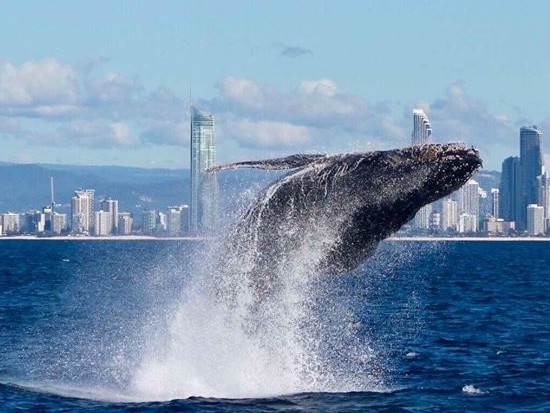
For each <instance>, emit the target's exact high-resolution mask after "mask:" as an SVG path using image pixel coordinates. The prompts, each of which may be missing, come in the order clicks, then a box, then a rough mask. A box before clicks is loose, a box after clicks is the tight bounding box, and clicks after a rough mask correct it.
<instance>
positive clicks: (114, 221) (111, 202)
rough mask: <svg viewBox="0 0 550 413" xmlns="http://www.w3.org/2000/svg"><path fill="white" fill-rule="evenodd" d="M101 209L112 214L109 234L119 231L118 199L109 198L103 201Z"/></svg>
mask: <svg viewBox="0 0 550 413" xmlns="http://www.w3.org/2000/svg"><path fill="white" fill-rule="evenodd" d="M101 210H102V211H105V212H108V213H109V214H110V217H111V218H110V226H109V228H108V232H107V233H108V234H116V233H118V200H116V199H111V198H107V199H104V200H103V201H101Z"/></svg>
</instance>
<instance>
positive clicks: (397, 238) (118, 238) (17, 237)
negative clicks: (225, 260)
mask: <svg viewBox="0 0 550 413" xmlns="http://www.w3.org/2000/svg"><path fill="white" fill-rule="evenodd" d="M208 239H212V238H209V237H193V236H185V237H184V236H182V237H154V236H150V235H120V236H106V237H89V236H51V237H38V236H36V235H14V236H0V242H1V241H3V240H6V241H8V240H21V241H157V240H158V241H194V242H199V241H206V240H208ZM383 241H396V242H457V241H467V242H476V241H477V242H507V241H512V242H521V241H526V242H550V237H426V236H418V237H400V236H393V237H389V238H386V239H385V240H383Z"/></svg>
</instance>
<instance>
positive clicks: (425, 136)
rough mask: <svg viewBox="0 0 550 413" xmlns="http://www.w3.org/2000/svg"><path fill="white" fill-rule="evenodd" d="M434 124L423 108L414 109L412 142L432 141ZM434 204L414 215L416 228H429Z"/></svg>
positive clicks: (414, 143)
mask: <svg viewBox="0 0 550 413" xmlns="http://www.w3.org/2000/svg"><path fill="white" fill-rule="evenodd" d="M431 136H432V125H431V124H430V120H429V119H428V116H426V113H424V111H423V110H422V109H413V130H412V133H411V143H412V144H413V145H423V144H425V143H428V142H430V141H431ZM431 213H432V205H424V206H423V207H422V208H420V210H419V211H418V212H417V213H416V216H415V217H414V226H415V227H416V228H421V229H428V228H429V222H430V214H431Z"/></svg>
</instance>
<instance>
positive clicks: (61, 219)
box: [51, 211, 67, 234]
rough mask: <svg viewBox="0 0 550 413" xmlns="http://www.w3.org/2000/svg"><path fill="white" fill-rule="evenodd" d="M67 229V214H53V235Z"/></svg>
mask: <svg viewBox="0 0 550 413" xmlns="http://www.w3.org/2000/svg"><path fill="white" fill-rule="evenodd" d="M66 229H67V214H59V213H57V212H55V211H54V212H53V214H52V229H51V231H52V232H53V233H54V234H61V233H62V232H64V231H65V230H66Z"/></svg>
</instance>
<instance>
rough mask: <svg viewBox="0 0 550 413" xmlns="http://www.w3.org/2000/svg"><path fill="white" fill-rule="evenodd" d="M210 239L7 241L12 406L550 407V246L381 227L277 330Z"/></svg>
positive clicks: (283, 317)
mask: <svg viewBox="0 0 550 413" xmlns="http://www.w3.org/2000/svg"><path fill="white" fill-rule="evenodd" d="M203 249H205V246H204V244H201V243H199V242H190V241H175V240H173V241H167V240H129V241H119V240H97V241H92V240H90V241H78V240H75V241H60V240H59V241H58V240H56V241H53V240H2V241H0V351H1V356H0V411H21V410H22V411H25V410H31V411H52V412H63V411H67V412H69V411H70V412H75V411H76V412H78V411H82V412H84V411H85V412H92V411H140V412H141V411H185V412H236V411H242V412H332V411H333V412H344V411H345V412H353V411H357V412H359V411H374V412H376V411H380V412H382V411H383V412H388V411H392V412H394V411H395V412H399V411H402V412H418V411H422V412H425V411H432V412H435V411H456V412H459V411H460V412H462V411H483V412H488V411H494V412H498V411H506V412H525V411H530V412H536V411H540V412H542V411H550V321H549V320H550V318H549V315H550V243H547V242H527V241H510V242H508V241H503V242H491V241H472V242H465V241H452V242H421V241H389V242H384V243H382V244H381V246H380V248H379V249H378V252H377V253H376V255H375V256H374V257H373V258H372V259H370V260H369V261H368V262H367V263H366V264H365V265H364V266H363V267H362V268H360V269H359V270H357V271H356V272H354V273H352V274H348V275H345V276H339V277H331V278H328V279H316V280H311V281H307V282H304V283H296V285H293V289H292V290H289V292H290V293H291V294H290V293H289V297H288V299H287V300H280V302H277V303H272V304H273V305H274V306H276V307H277V313H276V314H278V315H279V316H280V321H281V322H280V323H278V324H277V325H276V326H273V325H272V324H270V326H269V328H265V326H263V325H261V324H262V323H263V321H264V319H262V318H261V317H260V318H259V319H256V320H255V322H254V323H251V322H250V318H254V317H256V316H253V314H255V313H247V314H241V313H240V312H239V311H240V310H237V309H238V308H239V307H238V305H225V306H221V307H220V306H219V305H217V304H216V303H215V302H214V301H216V300H218V298H216V297H219V296H220V295H221V296H223V295H224V294H225V293H226V291H225V290H224V288H226V287H227V286H221V287H220V286H218V287H219V288H217V292H216V294H215V295H213V294H212V293H211V292H210V291H209V289H211V287H213V285H212V283H209V282H208V281H205V280H206V279H208V277H209V273H208V271H204V270H203V269H204V268H208V262H206V261H204V259H205V257H204V256H203V255H201V254H200V252H201V251H202V250H203ZM197 256H198V257H202V258H200V259H196V257H197ZM289 270H291V269H289ZM241 310H242V308H241ZM288 314H291V316H289V315H288ZM258 320H260V321H258ZM251 326H253V327H254V329H251ZM258 331H262V333H261V334H259V333H258ZM251 337H252V338H251Z"/></svg>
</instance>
